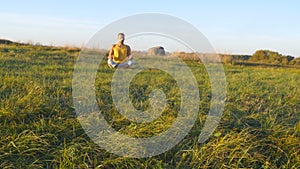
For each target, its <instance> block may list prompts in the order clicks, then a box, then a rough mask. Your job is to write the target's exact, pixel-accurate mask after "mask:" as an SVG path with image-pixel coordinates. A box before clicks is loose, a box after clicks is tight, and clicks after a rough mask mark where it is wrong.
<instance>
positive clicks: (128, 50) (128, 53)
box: [126, 45, 132, 59]
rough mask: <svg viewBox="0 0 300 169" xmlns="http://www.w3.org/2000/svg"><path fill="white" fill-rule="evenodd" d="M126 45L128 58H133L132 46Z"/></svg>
mask: <svg viewBox="0 0 300 169" xmlns="http://www.w3.org/2000/svg"><path fill="white" fill-rule="evenodd" d="M126 47H127V57H128V59H132V55H131V49H130V46H128V45H126Z"/></svg>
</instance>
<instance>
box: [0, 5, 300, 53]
mask: <svg viewBox="0 0 300 169" xmlns="http://www.w3.org/2000/svg"><path fill="white" fill-rule="evenodd" d="M0 4H1V5H0V23H1V24H0V38H6V39H11V40H15V41H21V42H28V41H33V42H40V43H43V44H52V45H82V44H84V43H86V42H87V41H88V40H89V39H90V38H91V37H92V36H93V35H94V34H95V33H96V32H97V31H98V30H100V29H101V28H103V27H104V26H106V25H108V24H110V23H111V22H113V21H116V20H118V19H121V18H123V17H126V16H130V15H133V14H139V13H149V12H151V13H163V14H169V15H172V16H176V17H179V18H181V19H183V20H185V21H187V22H189V23H191V24H192V25H194V26H195V27H197V28H198V29H199V31H201V32H202V33H203V34H204V35H205V36H206V37H207V38H208V40H209V41H210V42H211V44H212V45H213V46H214V48H215V50H216V51H217V52H222V53H234V54H253V53H254V52H255V50H257V49H270V50H275V51H278V52H280V53H283V54H290V55H293V56H300V47H299V45H300V22H299V21H300V1H296V0H286V1H284V0H281V1H276V0H264V1H262V0H260V1H259V0H252V1H250V0H249V1H247V2H245V1H238V0H236V1H233V0H225V1H224V0H223V1H222V0H218V1H217V0H211V1H171V0H165V1H158V0H151V1H138V0H132V1H124V0H123V1H118V0H113V1H80V2H77V1H75V2H74V1H63V2H61V0H60V1H59V0H51V1H39V0H26V1H16V0H10V1H1V2H0Z"/></svg>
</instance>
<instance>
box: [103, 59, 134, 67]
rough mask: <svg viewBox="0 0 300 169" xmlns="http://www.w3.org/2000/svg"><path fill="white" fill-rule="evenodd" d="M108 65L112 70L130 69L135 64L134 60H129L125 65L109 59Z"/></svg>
mask: <svg viewBox="0 0 300 169" xmlns="http://www.w3.org/2000/svg"><path fill="white" fill-rule="evenodd" d="M107 64H108V66H109V67H110V68H117V67H130V66H132V65H133V64H134V60H132V59H131V60H129V61H127V62H124V63H116V62H114V61H113V60H111V59H108V61H107Z"/></svg>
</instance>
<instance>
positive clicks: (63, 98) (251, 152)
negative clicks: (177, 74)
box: [0, 44, 300, 169]
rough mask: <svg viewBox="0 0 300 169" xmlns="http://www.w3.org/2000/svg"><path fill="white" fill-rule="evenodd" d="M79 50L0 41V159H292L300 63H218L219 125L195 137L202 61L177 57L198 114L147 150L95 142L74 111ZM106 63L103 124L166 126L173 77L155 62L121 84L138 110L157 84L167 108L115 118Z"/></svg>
mask: <svg viewBox="0 0 300 169" xmlns="http://www.w3.org/2000/svg"><path fill="white" fill-rule="evenodd" d="M79 52H80V50H79V49H77V48H67V47H65V48H62V47H46V46H32V45H20V44H19V45H16V44H9V45H5V44H3V45H0V126H1V130H0V168H264V169H268V168H272V169H274V168H286V169H288V168H295V169H296V168H299V166H300V100H299V98H300V88H299V84H300V69H299V68H288V67H280V66H276V67H273V66H259V65H255V66H245V65H231V64H225V65H224V69H225V73H226V80H227V86H226V88H227V96H226V106H225V111H224V113H223V116H222V119H221V122H220V124H219V125H218V127H217V129H216V130H215V131H214V134H213V135H212V136H211V137H210V138H209V139H208V140H207V141H206V142H204V143H202V144H200V143H198V135H199V134H200V132H201V128H202V126H203V123H204V122H205V119H206V116H207V113H208V110H209V107H210V98H211V95H210V83H209V78H208V76H207V73H206V71H205V67H204V66H203V65H202V64H201V63H199V62H197V61H194V60H185V63H186V64H187V65H188V66H189V67H190V69H191V71H192V72H193V74H194V75H195V78H196V81H197V83H198V85H199V86H198V87H199V97H200V100H199V105H200V106H199V114H198V118H197V120H196V123H195V124H194V126H193V127H192V130H191V131H190V132H189V134H188V135H187V136H186V137H185V138H184V139H183V140H182V141H181V142H180V143H179V144H177V145H176V146H175V147H173V148H172V149H171V150H169V151H167V152H165V153H163V154H160V155H158V156H153V157H148V158H140V159H138V158H129V157H122V156H117V155H114V154H111V153H109V152H107V151H106V150H104V149H103V148H101V147H99V146H98V145H97V144H95V143H94V142H93V141H92V140H91V139H90V138H89V137H88V135H87V134H86V133H85V131H84V130H83V128H82V127H81V125H80V123H79V122H78V120H77V116H76V112H75V108H74V104H73V98H72V77H73V71H74V65H75V63H76V60H77V58H78V54H79ZM113 73H114V70H112V69H110V68H108V67H107V66H106V65H105V61H103V62H101V64H100V65H99V69H98V74H97V78H96V80H95V93H96V95H97V99H98V100H97V101H98V104H99V108H100V111H101V113H102V114H104V115H105V118H106V120H107V121H108V122H109V124H110V125H111V126H112V127H113V128H115V129H116V130H118V131H119V132H122V133H124V134H127V135H130V136H132V137H138V138H139V137H150V136H153V135H156V134H158V133H160V132H163V131H165V130H167V128H168V126H169V125H171V124H172V122H173V121H174V119H175V118H176V116H177V113H178V109H179V106H180V96H179V95H178V90H179V89H178V86H177V85H176V83H175V82H174V79H173V78H172V77H171V76H170V75H168V74H167V73H164V72H163V71H160V70H144V71H142V72H140V73H139V74H137V76H136V77H135V78H134V79H133V80H132V82H131V85H130V98H131V101H132V103H133V105H134V106H135V107H136V108H137V109H139V110H146V109H147V108H148V107H149V98H148V95H149V93H150V92H151V91H152V90H153V89H155V88H160V89H162V90H163V91H164V92H165V95H166V98H167V107H166V109H165V111H164V113H163V114H162V116H161V117H160V118H158V119H157V120H155V121H154V122H151V123H142V124H135V123H134V122H132V121H130V120H127V119H125V118H124V117H122V116H121V115H120V114H119V113H118V112H117V110H116V108H115V106H114V104H113V100H112V97H111V95H110V84H111V78H112V76H113Z"/></svg>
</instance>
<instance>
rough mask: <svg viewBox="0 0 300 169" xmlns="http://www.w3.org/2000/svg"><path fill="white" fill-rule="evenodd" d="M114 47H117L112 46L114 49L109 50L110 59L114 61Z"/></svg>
mask: <svg viewBox="0 0 300 169" xmlns="http://www.w3.org/2000/svg"><path fill="white" fill-rule="evenodd" d="M114 47H115V45H112V47H111V48H110V50H109V55H108V59H110V60H112V59H113V55H114Z"/></svg>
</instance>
